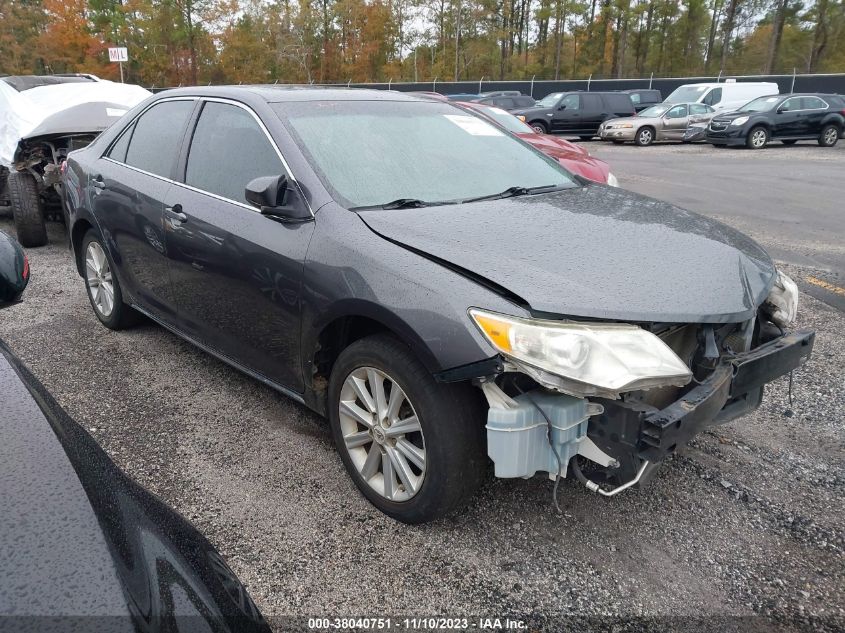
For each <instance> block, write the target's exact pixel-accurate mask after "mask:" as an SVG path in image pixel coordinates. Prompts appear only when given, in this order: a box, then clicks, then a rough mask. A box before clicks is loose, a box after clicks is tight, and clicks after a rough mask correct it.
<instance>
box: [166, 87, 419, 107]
mask: <svg viewBox="0 0 845 633" xmlns="http://www.w3.org/2000/svg"><path fill="white" fill-rule="evenodd" d="M159 94H160V95H167V96H183V95H184V96H188V95H190V96H201V97H230V98H237V97H239V96H244V95H247V94H248V95H254V96H257V97H259V98H261V99H263V100H264V101H266V102H267V103H284V102H293V101H409V102H414V101H416V102H427V103H430V102H431V99H430V98H424V97H421V96H418V95H412V94H408V93H404V92H398V91H396V90H373V89H371V88H345V87H333V86H326V87H320V86H297V85H275V84H270V85H254V86H207V87H194V88H174V89H172V90H166V91H164V92H161V93H159Z"/></svg>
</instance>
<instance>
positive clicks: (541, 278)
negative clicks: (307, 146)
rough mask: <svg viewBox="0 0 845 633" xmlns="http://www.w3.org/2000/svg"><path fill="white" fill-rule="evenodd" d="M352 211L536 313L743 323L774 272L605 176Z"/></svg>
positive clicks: (702, 221) (737, 238)
mask: <svg viewBox="0 0 845 633" xmlns="http://www.w3.org/2000/svg"><path fill="white" fill-rule="evenodd" d="M358 213H359V215H360V216H361V217H362V219H363V220H364V222H366V224H367V225H368V226H369V227H370V228H371V229H372V230H373V231H375V232H376V233H377V234H379V235H381V236H382V237H384V238H386V239H389V240H391V241H393V242H396V243H398V244H401V245H403V246H405V247H408V248H411V249H413V250H415V251H417V252H420V253H422V254H424V255H426V256H429V257H432V258H435V259H438V260H441V261H443V262H445V263H447V264H449V265H451V266H454V267H457V268H459V269H463V270H466V271H469V272H470V273H472V274H473V275H476V276H479V277H483V278H486V279H487V280H489V281H491V282H493V283H495V284H497V285H498V286H501V287H503V288H505V289H506V290H507V291H509V292H510V293H512V294H514V295H517V296H518V297H520V298H522V299H523V300H524V301H525V302H526V303H527V304H528V305H529V306H530V308H531V309H532V310H533V311H535V312H542V313H550V314H555V315H562V316H572V317H589V318H599V319H611V320H622V321H649V322H676V323H677V322H709V323H718V322H735V321H743V320H746V319H749V318H751V317H752V316H753V315H754V313H755V310H756V308H757V306H758V305H759V304H760V303H762V302H763V300H764V299H765V298H766V296H767V294H768V292H769V289H770V288H771V285H772V283H773V281H774V276H775V267H774V265H773V264H772V261H771V259H770V258H769V256H768V255H767V254H766V252H765V251H764V250H763V249H762V248H761V247H760V246H759V245H758V244H757V243H756V242H754V241H753V240H752V239H751V238H749V237H747V236H745V235H743V234H742V233H739V232H738V231H735V230H733V229H731V228H730V227H728V226H725V225H724V224H721V223H719V222H716V221H715V220H710V219H708V218H705V217H703V216H700V215H698V214H695V213H692V212H690V211H686V210H684V209H681V208H679V207H675V206H672V205H670V204H668V203H665V202H660V201H657V200H653V199H651V198H646V197H644V196H640V195H637V194H634V193H630V192H627V191H623V190H619V189H614V188H612V187H605V186H601V185H588V186H584V187H578V188H574V189H568V190H564V191H560V192H556V193H553V194H542V195H537V196H523V197H516V198H507V199H502V200H495V201H484V202H474V203H469V204H465V205H444V206H437V207H427V208H421V209H400V210H387V211H386V210H372V211H370V210H368V211H359V212H358ZM478 307H482V308H483V307H484V306H478Z"/></svg>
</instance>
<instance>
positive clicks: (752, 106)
mask: <svg viewBox="0 0 845 633" xmlns="http://www.w3.org/2000/svg"><path fill="white" fill-rule="evenodd" d="M778 101H780V97H779V96H777V95H775V96H773V97H758V98H756V99H754V100H752V101H749V102H748V103H746V104H745V105H744V106H742V107H741V108H740V109H739V110H738V112H768V111H769V110H771V109H772V108H774V107H775V104H777V102H778Z"/></svg>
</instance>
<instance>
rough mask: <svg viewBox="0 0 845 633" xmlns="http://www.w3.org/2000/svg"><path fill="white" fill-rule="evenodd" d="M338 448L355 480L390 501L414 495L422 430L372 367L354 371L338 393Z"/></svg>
mask: <svg viewBox="0 0 845 633" xmlns="http://www.w3.org/2000/svg"><path fill="white" fill-rule="evenodd" d="M339 407H340V411H339V413H340V428H341V433H342V435H343V447H342V450H346V451H347V453H348V454H349V457H350V459H351V461H352V463H353V464H354V465H355V469H356V470H357V471H358V474H359V475H360V476H361V478H362V479H363V480H364V481H366V482H367V484H368V485H369V486H370V487H371V488H372V489H373V490H374V491H375V492H377V493H378V494H379V495H381V496H382V497H384V498H385V499H388V500H390V501H395V502H402V501H407V500H409V499H410V498H411V497H413V496H414V495H415V494H417V492H419V490H420V488H421V487H422V484H423V480H424V479H425V474H426V451H425V440H424V438H423V433H422V427H421V426H420V421H419V418H418V417H417V414H416V411H414V407H413V405H412V404H411V401H410V400H409V399H408V396H407V395H406V394H405V392H404V391H403V390H402V388H401V387H400V386H399V385H398V384H397V383H396V381H395V380H394V379H393V378H391V377H390V376H388V375H387V374H386V373H384V372H383V371H381V370H379V369H376V368H374V367H359V368H357V369H355V370H353V371H352V372H351V373H350V374H349V375H348V376H347V377H346V380H344V382H343V387H342V388H341V391H340V405H339Z"/></svg>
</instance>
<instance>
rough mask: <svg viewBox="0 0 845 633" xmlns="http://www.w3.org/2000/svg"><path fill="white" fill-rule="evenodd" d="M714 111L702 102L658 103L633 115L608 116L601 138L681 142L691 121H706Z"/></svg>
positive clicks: (648, 143) (600, 133)
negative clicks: (611, 117) (621, 116)
mask: <svg viewBox="0 0 845 633" xmlns="http://www.w3.org/2000/svg"><path fill="white" fill-rule="evenodd" d="M715 113H716V111H715V110H714V109H713V108H711V107H710V106H709V105H706V104H703V103H674V104H672V103H659V104H657V105H655V106H651V107H650V108H646V109H645V110H643V111H642V112H640V113H639V114H637V115H636V116H631V117H624V118H621V119H610V120H608V121H605V122H604V123H602V124H601V126H600V127H599V137H600V138H601V140H603V141H613V142H614V143H624V142H625V141H633V142H634V143H635V144H637V145H641V146H645V145H651V144H652V143H654V142H655V141H683V140H684V132H685V131H686V129H687V126H688V125H689V124H690V123H704V122H707V121H709V120H710V119H711V118H712V117H713V115H714V114H715Z"/></svg>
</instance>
